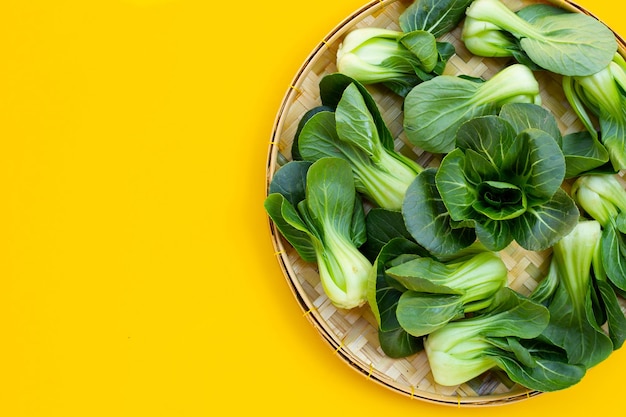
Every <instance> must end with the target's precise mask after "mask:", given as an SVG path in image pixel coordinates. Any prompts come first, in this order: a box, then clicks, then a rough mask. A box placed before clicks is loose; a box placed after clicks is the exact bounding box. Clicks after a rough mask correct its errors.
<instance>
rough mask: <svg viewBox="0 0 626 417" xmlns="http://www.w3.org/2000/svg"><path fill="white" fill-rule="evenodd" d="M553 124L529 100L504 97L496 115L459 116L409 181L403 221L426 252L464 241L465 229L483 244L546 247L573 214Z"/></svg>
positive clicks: (455, 247)
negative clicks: (444, 149) (440, 148)
mask: <svg viewBox="0 0 626 417" xmlns="http://www.w3.org/2000/svg"><path fill="white" fill-rule="evenodd" d="M556 132H558V128H557V126H556V122H555V120H554V117H553V116H551V115H550V113H549V112H548V111H547V110H545V109H543V108H541V107H540V106H536V105H533V104H522V103H509V104H506V105H505V106H503V107H502V110H501V112H500V114H499V115H497V116H495V115H490V116H481V117H475V118H473V119H471V120H469V121H467V122H465V123H463V124H462V125H461V127H460V128H459V130H458V133H457V136H456V142H455V143H456V145H455V146H456V147H455V149H454V150H453V151H452V152H450V153H448V154H447V155H446V156H445V157H444V158H443V160H442V161H441V165H440V166H439V168H438V170H437V172H436V173H435V175H434V176H431V179H430V180H429V181H425V180H422V174H420V175H419V176H418V180H416V181H415V182H414V184H413V185H412V186H411V187H410V188H409V191H408V192H407V197H406V198H405V201H404V205H403V214H404V216H405V221H406V224H407V229H408V230H409V231H410V232H411V234H412V236H413V237H414V238H415V240H416V241H417V242H418V243H420V244H422V245H423V246H424V247H426V248H427V249H428V250H430V251H432V252H433V253H454V251H455V250H458V249H460V248H462V247H464V246H467V245H468V244H469V243H471V238H472V236H471V235H470V232H471V231H474V232H475V235H474V237H477V238H478V240H479V241H480V242H481V243H482V244H484V245H485V246H486V247H487V248H488V249H490V250H496V251H497V250H501V249H504V248H505V247H506V246H508V245H509V244H510V243H511V242H512V241H513V240H515V241H516V242H517V243H518V244H519V245H520V246H522V247H523V248H525V249H528V250H545V249H548V248H550V247H551V246H552V245H553V244H554V243H555V242H557V241H558V240H559V239H561V238H562V237H563V236H565V235H566V234H567V233H569V232H570V231H571V230H572V228H573V227H574V226H575V224H576V222H577V220H578V217H579V212H578V209H577V207H576V204H575V203H574V201H573V200H572V199H571V198H570V196H569V195H567V193H566V192H565V191H564V190H563V189H562V188H561V183H562V182H563V179H564V175H565V158H564V156H563V154H562V152H561V149H560V147H559V144H558V141H557V138H556V137H555V135H558V133H556ZM559 137H560V136H559ZM423 195H432V197H433V198H430V199H425V198H421V197H420V196H423ZM439 201H440V202H439ZM468 229H470V230H468ZM442 235H443V236H444V237H441V236H442Z"/></svg>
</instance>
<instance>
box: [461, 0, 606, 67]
mask: <svg viewBox="0 0 626 417" xmlns="http://www.w3.org/2000/svg"><path fill="white" fill-rule="evenodd" d="M531 10H532V9H531ZM499 32H502V33H499ZM462 39H463V41H464V42H465V45H466V47H467V48H468V50H469V51H470V52H471V53H473V54H475V55H479V56H509V55H506V53H507V52H509V53H510V54H511V55H514V54H513V53H512V51H513V50H516V49H520V50H521V51H523V52H524V54H525V55H526V56H527V57H528V58H529V59H530V60H531V61H532V62H534V63H535V64H536V65H537V66H539V67H541V68H543V69H546V70H548V71H552V72H554V73H557V74H562V75H568V76H569V75H571V76H587V75H592V74H594V73H596V72H598V71H600V70H602V69H603V68H604V67H606V66H607V65H608V64H609V62H611V60H612V59H613V55H614V54H615V53H616V51H617V41H616V40H615V35H614V34H613V32H612V31H611V30H610V29H609V28H608V27H606V26H605V25H604V24H603V23H601V22H599V21H598V20H597V19H595V18H593V17H591V16H588V15H585V14H582V13H563V12H560V11H559V12H550V11H549V10H548V9H547V8H546V7H543V8H537V9H534V10H532V12H531V13H526V14H524V15H522V16H520V15H518V14H516V13H515V12H513V11H512V10H511V9H509V8H508V7H507V6H506V5H505V4H504V3H502V1H500V0H474V2H472V4H471V5H470V6H469V7H468V9H467V10H466V19H465V25H464V34H463V36H462ZM512 39H514V40H512Z"/></svg>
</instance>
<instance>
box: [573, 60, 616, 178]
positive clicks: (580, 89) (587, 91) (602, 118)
mask: <svg viewBox="0 0 626 417" xmlns="http://www.w3.org/2000/svg"><path fill="white" fill-rule="evenodd" d="M563 90H564V92H565V96H566V98H567V100H568V102H569V103H570V105H571V106H572V108H573V109H574V111H575V112H576V114H577V115H578V117H579V118H580V120H581V121H582V122H583V124H584V125H585V127H586V129H587V130H588V132H589V133H590V134H591V135H592V136H593V137H594V138H596V139H598V140H599V141H600V142H601V143H602V145H604V147H605V148H606V150H607V151H608V156H609V160H610V162H611V164H612V166H613V168H614V169H615V170H620V169H626V93H624V91H625V90H626V62H625V61H624V58H622V56H621V55H619V54H618V53H616V54H614V56H613V60H612V61H611V62H610V63H609V64H608V65H607V66H606V67H604V68H602V69H600V70H599V71H598V72H596V73H594V74H591V75H586V76H566V77H563ZM591 116H595V117H596V118H597V121H598V123H597V126H596V124H595V123H594V121H593V119H592V117H591ZM598 132H599V133H598Z"/></svg>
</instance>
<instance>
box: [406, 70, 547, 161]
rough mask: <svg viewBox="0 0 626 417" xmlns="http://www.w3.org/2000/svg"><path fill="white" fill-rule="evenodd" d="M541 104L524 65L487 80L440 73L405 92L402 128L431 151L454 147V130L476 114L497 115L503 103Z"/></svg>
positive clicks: (533, 77) (447, 150)
mask: <svg viewBox="0 0 626 417" xmlns="http://www.w3.org/2000/svg"><path fill="white" fill-rule="evenodd" d="M512 102H519V103H533V104H541V96H540V95H539V83H538V82H537V80H536V78H535V76H534V74H533V72H532V71H531V70H530V69H529V68H528V67H527V66H524V65H521V64H514V65H510V66H508V67H505V68H504V69H502V70H501V71H500V72H498V73H496V74H495V75H494V76H493V77H491V78H490V79H489V80H487V81H476V80H470V79H467V78H464V77H460V76H452V75H441V76H439V77H436V78H433V79H432V80H429V81H426V82H423V83H421V84H419V85H417V86H415V88H413V89H412V90H411V92H410V93H409V94H407V96H406V99H405V102H404V109H405V110H404V130H405V132H406V135H407V138H408V139H409V141H410V142H411V143H412V144H414V145H416V146H418V147H420V148H421V149H424V150H425V151H428V152H432V153H448V152H451V151H452V150H453V149H454V148H455V144H454V141H455V136H456V132H457V129H458V128H459V126H460V125H461V124H463V122H465V121H467V120H469V119H471V118H473V117H477V116H485V115H490V114H497V113H498V111H499V110H500V108H501V107H502V105H504V104H506V103H512Z"/></svg>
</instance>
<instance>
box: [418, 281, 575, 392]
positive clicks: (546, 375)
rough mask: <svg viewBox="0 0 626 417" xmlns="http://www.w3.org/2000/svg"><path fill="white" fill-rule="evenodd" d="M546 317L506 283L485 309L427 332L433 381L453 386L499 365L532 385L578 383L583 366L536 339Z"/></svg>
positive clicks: (558, 386) (547, 386)
mask: <svg viewBox="0 0 626 417" xmlns="http://www.w3.org/2000/svg"><path fill="white" fill-rule="evenodd" d="M549 320H550V314H549V312H548V310H547V309H546V308H545V307H543V306H542V305H541V304H539V303H537V302H534V301H533V300H530V299H528V298H526V297H523V296H522V295H520V294H518V293H516V292H515V291H513V290H512V289H510V288H508V287H505V288H502V289H500V291H499V292H498V293H497V297H496V300H494V302H493V304H492V306H491V307H490V308H489V309H487V310H485V311H484V312H481V313H480V314H477V315H475V316H473V317H470V318H465V319H461V320H457V321H452V322H449V323H448V324H446V325H445V326H443V327H441V328H440V329H438V330H435V331H433V332H432V333H430V334H429V335H428V336H426V338H425V340H424V350H425V352H426V354H427V357H428V361H429V364H430V368H431V370H432V373H433V377H434V379H435V382H437V383H438V384H441V385H447V386H454V385H458V384H462V383H464V382H467V381H469V380H471V379H472V378H475V377H477V376H479V375H480V374H482V373H483V372H485V371H488V370H490V369H494V368H499V369H502V370H504V371H505V372H506V374H507V375H508V376H509V378H510V379H511V380H513V381H514V382H517V383H520V384H521V385H524V386H525V387H527V388H530V389H537V390H540V391H556V390H560V389H564V388H567V387H570V386H572V385H573V384H576V383H577V382H579V381H580V379H581V378H582V377H583V376H584V374H585V368H584V367H582V366H579V365H571V364H569V363H568V362H567V357H566V356H565V354H564V353H563V351H562V350H561V349H559V348H557V347H555V346H553V345H550V344H549V343H541V342H539V341H538V340H536V338H537V337H538V336H539V335H540V334H541V333H542V331H544V329H545V328H546V326H547V325H548V322H549Z"/></svg>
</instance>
